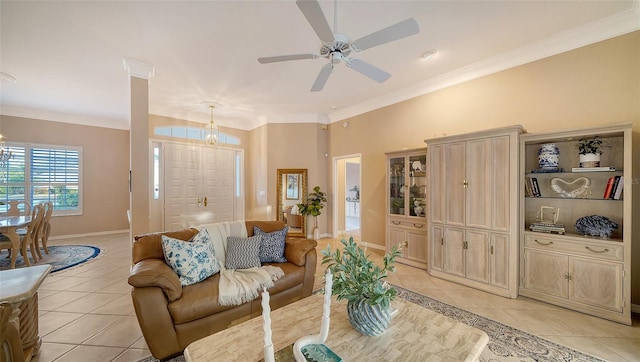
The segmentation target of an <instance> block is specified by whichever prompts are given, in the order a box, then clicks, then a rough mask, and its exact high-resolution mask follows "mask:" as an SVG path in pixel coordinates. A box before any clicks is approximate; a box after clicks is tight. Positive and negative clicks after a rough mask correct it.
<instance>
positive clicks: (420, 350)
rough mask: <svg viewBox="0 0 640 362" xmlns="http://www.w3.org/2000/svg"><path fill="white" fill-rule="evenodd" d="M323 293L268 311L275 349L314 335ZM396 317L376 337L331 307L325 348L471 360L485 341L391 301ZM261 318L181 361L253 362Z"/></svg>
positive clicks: (344, 353) (349, 354) (380, 356)
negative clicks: (361, 330) (356, 328)
mask: <svg viewBox="0 0 640 362" xmlns="http://www.w3.org/2000/svg"><path fill="white" fill-rule="evenodd" d="M322 304H323V295H320V294H316V295H312V296H310V297H308V298H305V299H302V300H299V301H297V302H295V303H292V304H289V305H287V306H284V307H282V308H279V309H277V310H275V311H272V312H271V328H272V332H273V334H272V341H273V345H274V349H275V350H276V351H278V350H281V349H283V348H286V347H288V346H290V345H291V344H293V343H295V341H296V340H297V339H298V338H300V337H303V336H305V335H310V334H317V333H318V332H319V331H320V320H321V319H322ZM392 306H393V307H394V308H397V309H398V313H397V314H396V315H395V316H394V317H393V318H392V320H391V325H390V326H389V329H387V330H386V331H385V332H384V333H383V334H382V335H380V336H377V337H368V336H365V335H363V334H360V333H359V332H357V331H356V330H355V329H354V328H353V327H352V326H351V324H349V320H348V318H347V303H346V301H344V300H343V301H340V302H337V301H336V300H335V298H334V299H333V301H332V303H331V326H330V328H329V338H328V339H327V341H326V342H325V344H326V345H327V346H328V347H329V348H331V349H332V350H333V351H334V352H335V353H337V354H338V355H339V356H340V357H342V359H343V360H344V361H367V360H376V361H417V360H420V361H426V360H430V359H432V360H441V361H475V360H477V358H478V356H480V354H481V353H482V351H483V350H484V347H485V346H486V345H487V343H488V342H489V337H488V336H487V334H486V333H485V332H483V331H481V330H479V329H477V328H474V327H471V326H468V325H466V324H464V323H461V322H458V321H455V320H453V319H451V318H449V317H445V316H443V315H442V314H439V313H436V312H433V311H431V310H429V309H427V308H423V307H421V306H419V305H417V304H413V303H411V302H407V301H404V300H402V299H400V298H397V299H396V300H395V301H393V302H392ZM262 325H263V320H262V318H261V317H258V318H253V319H250V320H248V321H246V322H244V323H241V324H238V325H235V326H233V327H230V328H227V329H225V330H223V331H220V332H218V333H215V334H213V335H210V336H208V337H205V338H202V339H200V340H197V341H195V342H193V343H191V344H190V345H189V346H187V348H186V349H185V351H184V357H185V359H186V361H187V362H196V361H258V360H261V359H262V358H263V357H264V355H263V353H264V352H263V347H264V346H263V338H262V336H263V330H262Z"/></svg>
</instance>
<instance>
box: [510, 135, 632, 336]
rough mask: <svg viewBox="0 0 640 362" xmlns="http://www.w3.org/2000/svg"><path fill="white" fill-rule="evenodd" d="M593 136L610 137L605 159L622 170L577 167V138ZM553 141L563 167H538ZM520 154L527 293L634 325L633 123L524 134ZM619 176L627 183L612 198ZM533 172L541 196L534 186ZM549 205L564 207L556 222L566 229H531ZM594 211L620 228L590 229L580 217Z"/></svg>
mask: <svg viewBox="0 0 640 362" xmlns="http://www.w3.org/2000/svg"><path fill="white" fill-rule="evenodd" d="M594 136H599V137H601V138H602V140H603V141H604V147H603V154H602V155H601V160H600V166H609V167H612V168H614V169H615V171H605V172H571V171H572V170H573V169H574V168H579V167H580V164H579V159H578V149H577V147H576V144H577V142H578V140H580V139H582V138H593V137H594ZM549 143H554V144H555V145H556V146H557V147H558V150H559V163H558V168H560V169H562V170H563V172H543V173H541V172H538V167H539V166H538V150H539V149H540V147H541V145H542V144H549ZM520 155H521V156H520V157H521V161H520V174H521V187H520V190H521V192H520V198H521V203H520V209H521V211H520V215H521V221H520V225H521V231H520V232H521V236H520V287H519V293H520V295H523V296H527V297H530V298H534V299H538V300H542V301H545V302H548V303H553V304H557V305H561V306H564V307H567V308H570V309H574V310H577V311H581V312H584V313H588V314H592V315H595V316H599V317H602V318H606V319H610V320H613V321H617V322H620V323H624V324H631V306H630V303H631V240H632V238H631V220H632V218H631V192H632V187H630V184H631V182H632V178H631V162H632V161H631V155H632V153H631V124H624V125H617V126H611V127H601V128H590V129H580V130H572V131H566V132H554V133H546V134H525V135H522V136H521V138H520ZM567 171H568V172H567ZM576 171H578V170H576ZM616 176H622V177H623V180H624V181H623V182H624V185H626V186H625V187H624V188H622V192H621V194H620V195H619V199H611V198H610V197H609V198H605V197H604V196H605V190H606V188H607V183H608V182H609V180H613V179H615V177H616ZM531 178H535V179H536V181H537V185H538V188H539V196H537V197H535V196H531V193H530V192H528V191H527V183H528V182H529V179H531ZM554 179H555V180H554ZM542 207H545V208H548V209H552V210H553V209H556V210H558V213H557V215H556V217H557V222H556V224H561V225H562V226H563V227H564V229H565V230H564V233H557V232H553V233H550V232H536V231H531V230H530V226H531V225H532V224H534V223H540V212H541V208H542ZM592 215H596V216H602V217H606V218H607V219H609V220H611V221H613V222H614V223H616V224H617V225H618V228H617V229H614V231H613V234H612V235H611V236H610V237H607V238H602V237H595V236H585V235H583V234H582V233H581V232H580V231H579V230H578V229H576V221H577V220H578V219H580V218H582V217H585V216H592Z"/></svg>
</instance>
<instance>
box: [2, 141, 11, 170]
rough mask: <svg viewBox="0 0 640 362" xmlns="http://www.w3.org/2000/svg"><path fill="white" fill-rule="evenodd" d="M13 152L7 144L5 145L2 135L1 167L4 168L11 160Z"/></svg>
mask: <svg viewBox="0 0 640 362" xmlns="http://www.w3.org/2000/svg"><path fill="white" fill-rule="evenodd" d="M11 156H12V154H11V150H10V149H9V146H7V144H6V143H4V140H3V136H2V135H1V134H0V166H4V165H5V163H6V162H7V161H9V159H10V158H11Z"/></svg>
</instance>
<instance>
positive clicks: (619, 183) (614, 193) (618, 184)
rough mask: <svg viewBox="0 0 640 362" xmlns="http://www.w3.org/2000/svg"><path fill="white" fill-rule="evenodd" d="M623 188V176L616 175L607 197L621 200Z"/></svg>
mask: <svg viewBox="0 0 640 362" xmlns="http://www.w3.org/2000/svg"><path fill="white" fill-rule="evenodd" d="M623 190H624V176H616V181H615V182H614V185H613V190H611V196H610V197H609V199H611V200H621V199H622V191H623Z"/></svg>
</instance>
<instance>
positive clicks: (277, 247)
mask: <svg viewBox="0 0 640 362" xmlns="http://www.w3.org/2000/svg"><path fill="white" fill-rule="evenodd" d="M288 231H289V227H288V226H286V227H285V228H284V229H282V230H278V231H274V232H270V233H267V232H264V231H262V229H260V227H258V226H254V227H253V233H254V235H258V236H260V237H261V239H260V254H259V255H260V262H261V263H284V262H286V261H287V259H286V258H285V257H284V243H285V240H286V238H287V232H288Z"/></svg>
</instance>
